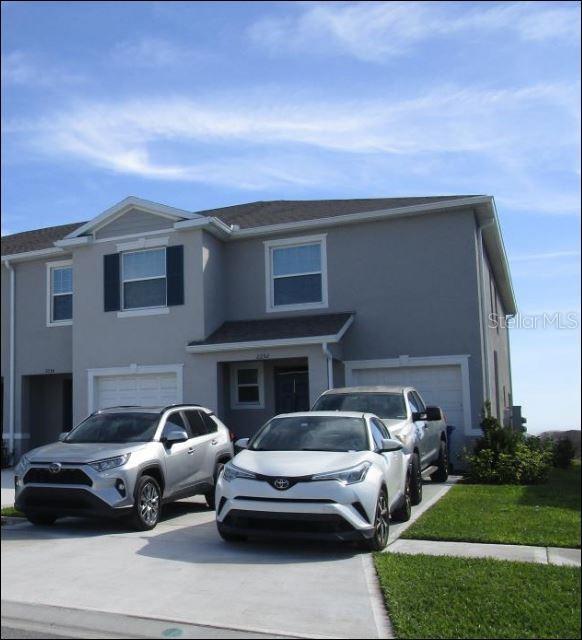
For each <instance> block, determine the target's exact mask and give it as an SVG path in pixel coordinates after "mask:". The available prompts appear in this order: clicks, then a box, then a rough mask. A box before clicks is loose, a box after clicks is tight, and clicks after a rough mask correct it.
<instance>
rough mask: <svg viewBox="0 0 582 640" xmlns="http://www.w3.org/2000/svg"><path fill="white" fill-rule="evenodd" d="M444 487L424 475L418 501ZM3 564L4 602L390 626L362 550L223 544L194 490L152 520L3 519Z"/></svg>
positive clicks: (327, 630) (348, 628) (347, 632)
mask: <svg viewBox="0 0 582 640" xmlns="http://www.w3.org/2000/svg"><path fill="white" fill-rule="evenodd" d="M446 488H447V487H445V486H443V485H430V484H429V485H426V486H425V500H424V501H423V505H422V506H424V505H426V506H428V505H429V504H430V503H432V501H433V499H435V498H436V497H437V496H438V497H440V495H441V494H443V493H444V492H445V490H446ZM415 510H418V508H415ZM397 531H398V530H397V529H395V530H394V533H396V532H397ZM1 569H2V600H3V611H4V610H5V608H6V606H7V605H6V603H12V605H15V604H18V605H22V606H24V605H30V606H37V607H38V606H41V605H42V606H45V607H48V608H50V607H51V606H52V607H59V608H60V607H67V608H69V609H70V610H72V611H75V610H81V611H82V610H85V611H90V612H107V613H108V614H111V617H114V616H115V615H117V616H136V617H139V618H140V619H152V620H157V621H159V620H163V621H168V622H172V624H173V625H174V626H175V625H176V624H179V625H202V626H206V627H208V628H209V629H211V628H220V629H224V630H227V629H228V630H231V631H238V632H239V635H237V636H236V637H249V636H248V634H249V633H250V634H266V635H269V636H271V637H273V636H275V635H279V636H293V637H327V638H330V637H333V638H378V637H390V627H389V623H388V619H387V616H386V612H385V609H384V605H383V603H382V599H381V596H380V592H379V587H378V584H377V580H376V577H375V572H374V569H373V565H372V559H371V556H370V554H367V553H362V552H361V551H359V550H358V549H357V548H355V547H353V546H350V545H341V544H305V543H301V544H300V543H297V544H290V543H266V542H260V543H259V542H247V543H242V544H236V545H232V544H227V543H225V542H223V541H222V540H221V539H220V538H219V536H218V534H217V532H216V528H215V522H214V512H213V511H209V510H208V509H207V508H206V507H205V506H204V505H203V503H202V501H200V500H198V499H193V500H188V501H183V502H180V503H176V504H174V505H169V506H168V507H167V508H166V511H165V515H164V519H163V521H162V522H161V523H160V524H159V525H158V527H157V528H156V529H155V530H154V531H150V532H131V531H128V530H127V529H126V528H124V525H123V524H122V523H116V522H113V523H111V522H94V521H89V520H80V519H73V518H69V519H63V520H60V521H57V523H56V524H55V525H54V526H52V527H33V526H32V525H29V524H28V523H26V522H24V523H22V524H16V525H9V526H5V527H3V529H2V567H1ZM47 610H50V609H47ZM59 610H60V609H56V610H55V611H59ZM3 615H4V614H3ZM63 615H64V614H63ZM57 622H58V621H57ZM130 627H131V625H130ZM136 635H137V634H136ZM139 635H140V636H141V637H144V636H143V635H142V634H141V633H140V634H139ZM125 636H126V637H128V636H129V637H131V633H128V634H125ZM75 637H82V636H81V635H78V636H75ZM97 637H105V636H103V635H101V636H97ZM117 637H119V636H117ZM150 637H161V636H158V635H157V634H153V635H151V636H150ZM184 637H209V636H206V635H196V636H192V635H190V636H184ZM216 637H225V636H224V635H218V636H216ZM229 637H233V636H229ZM253 637H257V635H254V636H253Z"/></svg>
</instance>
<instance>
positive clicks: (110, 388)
mask: <svg viewBox="0 0 582 640" xmlns="http://www.w3.org/2000/svg"><path fill="white" fill-rule="evenodd" d="M94 397H95V402H94V404H95V409H105V408H107V407H115V406H120V405H141V406H148V405H150V406H151V405H168V404H174V403H176V402H179V401H180V398H179V390H178V377H177V375H176V374H175V373H143V374H131V375H112V376H98V377H97V378H96V379H95V395H94Z"/></svg>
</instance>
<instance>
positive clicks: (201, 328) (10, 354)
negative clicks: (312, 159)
mask: <svg viewBox="0 0 582 640" xmlns="http://www.w3.org/2000/svg"><path fill="white" fill-rule="evenodd" d="M515 313H516V305H515V299H514V295H513V291H512V285H511V278H510V273H509V268H508V263H507V258H506V255H505V250H504V247H503V240H502V237H501V231H500V227H499V222H498V218H497V215H496V211H495V204H494V201H493V198H491V197H489V196H440V197H425V198H386V199H370V200H322V201H274V202H255V203H250V204H243V205H237V206H231V207H225V208H221V209H215V210H211V211H200V212H197V213H192V212H189V211H183V210H179V209H175V208H172V207H169V206H163V205H159V204H155V203H153V202H148V201H144V200H141V199H139V198H135V197H129V198H126V199H125V200H123V201H122V202H120V203H119V204H117V205H115V206H114V207H112V208H110V209H108V210H107V211H105V212H104V213H102V214H101V215H99V216H97V217H96V218H94V219H92V220H90V221H88V222H84V223H77V224H68V225H62V226H58V227H50V228H46V229H40V230H37V231H28V232H24V233H18V234H15V235H11V236H7V237H5V238H3V239H2V401H3V404H2V406H3V438H4V439H5V441H7V442H8V446H9V447H10V449H11V450H14V451H15V452H16V453H20V452H23V451H26V450H27V449H29V448H31V447H33V446H38V445H40V444H43V443H46V442H49V441H53V440H55V439H56V438H57V436H58V434H59V433H60V432H61V431H62V430H66V429H68V428H70V426H71V425H72V424H75V423H77V422H78V421H80V420H81V419H83V418H84V417H85V416H86V415H87V414H89V413H90V412H92V411H94V410H96V409H98V408H100V407H105V406H111V405H128V404H160V403H163V404H170V403H172V402H181V401H188V402H199V403H201V404H203V405H206V406H208V407H210V408H212V409H213V410H215V411H216V412H217V414H218V415H219V416H220V417H221V418H222V419H223V420H224V421H225V422H226V424H227V425H229V427H230V428H231V429H232V430H233V431H234V432H235V433H236V434H237V435H238V436H241V437H242V436H246V435H250V434H252V433H253V432H254V431H255V430H256V429H257V428H258V427H259V426H260V425H261V424H262V423H263V422H264V421H265V420H266V419H267V418H268V417H270V416H272V415H273V414H275V413H278V412H283V411H292V410H305V409H307V408H308V407H309V406H310V404H311V403H313V402H314V400H315V399H316V398H317V396H318V395H319V394H320V393H321V392H322V391H323V390H324V389H327V388H330V387H334V386H336V387H337V386H342V385H345V384H382V383H389V384H393V383H404V384H411V385H413V386H416V387H417V388H418V389H419V390H420V391H421V393H423V394H424V396H425V399H426V400H427V401H428V402H429V403H431V404H438V405H440V406H442V407H443V409H444V411H445V413H446V415H447V418H448V422H449V423H450V424H452V425H454V426H455V427H456V430H455V432H454V439H453V440H454V442H453V446H454V450H455V451H456V452H458V451H459V450H460V449H461V448H462V447H463V446H465V445H467V444H468V440H469V439H470V438H471V437H473V436H475V435H478V433H479V428H478V427H479V421H480V412H481V408H482V405H483V402H484V401H485V400H487V399H489V400H491V403H492V407H493V412H494V414H496V415H498V416H500V417H502V418H503V419H504V420H509V416H510V415H511V406H512V386H511V371H510V354H509V340H508V334H507V330H506V329H504V328H503V327H500V326H498V327H494V326H490V324H491V323H490V322H489V316H490V314H498V315H499V316H507V315H512V314H515Z"/></svg>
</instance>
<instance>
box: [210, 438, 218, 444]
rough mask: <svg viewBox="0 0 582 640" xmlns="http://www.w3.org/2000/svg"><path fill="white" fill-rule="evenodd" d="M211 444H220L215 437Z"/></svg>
mask: <svg viewBox="0 0 582 640" xmlns="http://www.w3.org/2000/svg"><path fill="white" fill-rule="evenodd" d="M210 444H218V440H217V439H216V438H214V440H211V441H210Z"/></svg>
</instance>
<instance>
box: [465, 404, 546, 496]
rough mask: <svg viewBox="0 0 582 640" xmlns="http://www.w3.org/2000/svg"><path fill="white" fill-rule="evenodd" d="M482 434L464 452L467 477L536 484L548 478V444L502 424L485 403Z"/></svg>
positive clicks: (472, 480)
mask: <svg viewBox="0 0 582 640" xmlns="http://www.w3.org/2000/svg"><path fill="white" fill-rule="evenodd" d="M481 428H482V429H483V436H482V437H481V438H479V440H478V441H477V442H476V443H475V450H474V452H473V454H471V455H469V456H467V462H468V463H469V474H468V479H469V480H470V481H471V482H475V483H479V484H538V483H541V482H546V481H547V480H548V474H549V471H550V466H551V464H552V461H553V459H554V451H553V447H552V446H551V445H548V443H547V442H545V441H544V440H541V439H540V438H535V437H531V438H525V437H524V436H523V434H521V433H517V432H514V431H512V430H511V429H509V428H506V427H503V426H502V425H501V424H500V423H499V420H497V419H496V418H493V417H492V416H491V407H490V405H489V403H486V404H485V408H484V417H483V421H482V423H481Z"/></svg>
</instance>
